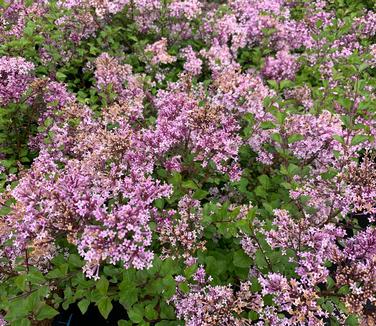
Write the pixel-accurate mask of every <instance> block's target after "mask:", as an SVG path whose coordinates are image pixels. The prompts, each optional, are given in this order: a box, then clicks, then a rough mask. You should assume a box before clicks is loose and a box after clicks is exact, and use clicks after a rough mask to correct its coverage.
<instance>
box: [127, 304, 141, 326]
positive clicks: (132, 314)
mask: <svg viewBox="0 0 376 326" xmlns="http://www.w3.org/2000/svg"><path fill="white" fill-rule="evenodd" d="M128 316H129V319H130V320H131V321H133V322H134V323H140V322H142V321H143V319H144V312H143V310H142V309H141V308H140V307H139V306H135V307H133V308H132V309H129V310H128Z"/></svg>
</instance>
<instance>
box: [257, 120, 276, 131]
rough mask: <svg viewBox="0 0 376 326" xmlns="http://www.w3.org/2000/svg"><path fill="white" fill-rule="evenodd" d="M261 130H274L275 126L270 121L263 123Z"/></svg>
mask: <svg viewBox="0 0 376 326" xmlns="http://www.w3.org/2000/svg"><path fill="white" fill-rule="evenodd" d="M260 127H261V129H264V130H268V129H274V128H275V124H274V123H273V122H271V121H264V122H262V123H261V125H260Z"/></svg>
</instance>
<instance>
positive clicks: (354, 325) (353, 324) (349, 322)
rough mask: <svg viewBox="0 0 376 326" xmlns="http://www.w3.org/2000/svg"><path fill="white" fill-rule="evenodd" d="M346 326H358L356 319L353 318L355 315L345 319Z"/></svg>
mask: <svg viewBox="0 0 376 326" xmlns="http://www.w3.org/2000/svg"><path fill="white" fill-rule="evenodd" d="M345 323H346V325H349V326H357V325H359V320H358V317H357V316H355V315H350V316H349V317H348V318H347V319H346V322H345Z"/></svg>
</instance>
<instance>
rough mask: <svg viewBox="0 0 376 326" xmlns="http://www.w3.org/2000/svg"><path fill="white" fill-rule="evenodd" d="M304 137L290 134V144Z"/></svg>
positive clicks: (288, 139)
mask: <svg viewBox="0 0 376 326" xmlns="http://www.w3.org/2000/svg"><path fill="white" fill-rule="evenodd" d="M303 139H304V136H303V135H298V134H294V135H291V136H289V138H287V142H288V143H289V144H292V143H295V142H297V141H300V140H303Z"/></svg>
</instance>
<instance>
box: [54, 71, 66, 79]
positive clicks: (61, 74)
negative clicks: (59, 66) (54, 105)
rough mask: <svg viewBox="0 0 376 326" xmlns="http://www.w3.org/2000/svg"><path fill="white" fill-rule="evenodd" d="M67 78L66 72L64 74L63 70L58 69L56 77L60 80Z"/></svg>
mask: <svg viewBox="0 0 376 326" xmlns="http://www.w3.org/2000/svg"><path fill="white" fill-rule="evenodd" d="M66 78H67V75H66V74H63V73H62V72H60V71H58V72H56V79H57V80H58V81H64V80H65V79H66Z"/></svg>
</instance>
